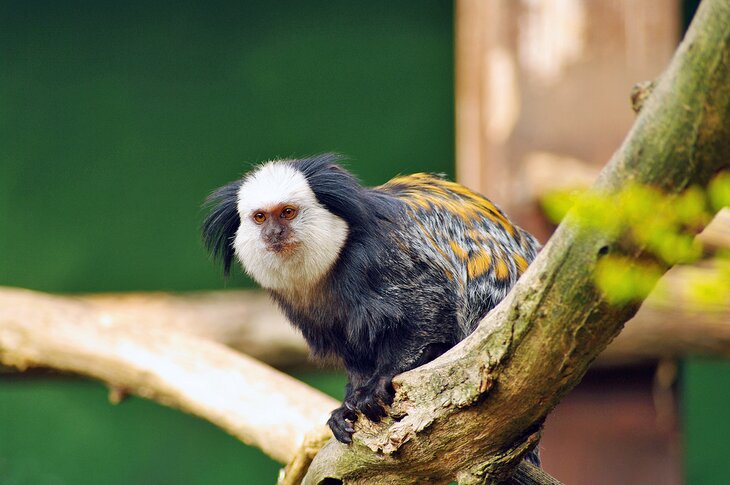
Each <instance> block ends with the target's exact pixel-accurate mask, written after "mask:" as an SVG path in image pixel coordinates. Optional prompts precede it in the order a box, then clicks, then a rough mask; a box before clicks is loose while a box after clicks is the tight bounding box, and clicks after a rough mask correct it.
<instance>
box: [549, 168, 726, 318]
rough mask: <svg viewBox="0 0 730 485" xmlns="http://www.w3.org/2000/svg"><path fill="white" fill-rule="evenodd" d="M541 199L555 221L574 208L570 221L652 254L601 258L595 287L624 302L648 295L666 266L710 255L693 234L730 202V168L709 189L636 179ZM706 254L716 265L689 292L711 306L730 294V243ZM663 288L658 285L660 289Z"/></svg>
mask: <svg viewBox="0 0 730 485" xmlns="http://www.w3.org/2000/svg"><path fill="white" fill-rule="evenodd" d="M541 202H542V206H543V209H544V211H545V213H546V214H547V216H548V217H549V218H550V219H551V220H553V221H554V222H556V223H557V222H559V221H561V220H562V219H563V218H564V217H565V215H566V214H567V213H568V211H569V210H573V218H572V219H571V220H572V221H574V222H575V223H577V224H579V225H580V226H581V228H582V229H584V230H591V231H601V232H604V233H606V234H609V235H611V236H619V237H620V238H621V239H622V240H623V241H625V242H626V244H628V245H634V246H637V247H641V248H643V249H645V250H646V251H647V252H648V253H649V254H650V255H652V256H653V258H644V259H641V260H638V261H637V260H634V259H632V258H628V257H624V256H621V255H618V254H608V255H606V256H604V257H602V258H601V259H600V260H599V262H598V264H597V267H596V273H595V278H596V285H597V287H598V288H599V289H600V290H601V291H602V292H603V293H604V296H605V297H606V299H607V300H608V301H610V302H614V303H625V302H629V301H634V300H640V299H644V298H646V296H647V295H648V293H649V292H651V291H652V289H654V287H655V284H656V282H657V280H658V279H659V278H660V276H661V275H662V274H663V273H664V268H666V266H672V265H676V264H690V263H695V262H698V261H699V260H700V259H702V258H703V257H705V256H707V255H708V254H707V251H706V248H704V247H703V245H702V243H701V241H700V240H699V239H698V238H695V237H694V234H695V233H697V232H699V231H700V230H701V229H702V228H703V227H705V226H706V225H707V224H708V223H709V222H710V221H711V219H712V217H713V215H714V214H715V213H717V212H718V211H720V210H721V209H722V208H724V207H730V172H722V173H720V174H719V175H717V176H716V177H715V178H714V179H713V180H712V181H711V183H710V184H709V185H708V187H707V189H706V190H705V189H702V188H700V187H691V188H689V189H688V190H686V191H684V192H683V193H681V194H679V195H675V194H672V195H669V194H665V193H663V192H662V191H661V190H659V189H657V188H655V187H648V186H645V185H638V184H634V185H631V186H629V187H627V188H626V189H625V190H623V191H621V192H618V193H612V194H596V193H589V192H586V191H585V190H581V189H576V190H561V191H554V192H552V193H549V194H547V195H546V196H545V197H544V198H543V199H542V201H541ZM707 259H708V261H707V264H708V265H710V266H711V267H713V268H714V270H713V271H712V272H709V273H708V272H703V276H702V277H701V278H695V279H693V280H692V281H688V284H687V287H686V288H685V296H686V298H687V299H688V300H689V301H692V302H694V303H697V304H702V305H706V306H711V305H712V304H716V303H720V302H726V301H727V300H728V299H730V248H729V250H727V251H716V252H715V253H714V254H713V255H711V257H709V258H707ZM703 264H705V262H704V261H703ZM662 290H663V288H662V287H661V284H660V285H659V287H658V288H657V290H656V291H657V292H661V291H662Z"/></svg>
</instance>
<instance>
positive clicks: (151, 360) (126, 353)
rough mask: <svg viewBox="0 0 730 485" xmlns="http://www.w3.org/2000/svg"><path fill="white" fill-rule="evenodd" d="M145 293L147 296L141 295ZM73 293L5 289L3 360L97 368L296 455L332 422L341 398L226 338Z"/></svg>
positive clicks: (121, 386)
mask: <svg viewBox="0 0 730 485" xmlns="http://www.w3.org/2000/svg"><path fill="white" fill-rule="evenodd" d="M135 298H137V297H135ZM128 317H129V318H125V317H123V316H122V314H121V313H117V314H116V315H112V314H111V313H108V312H104V311H99V310H98V309H96V308H95V307H94V305H93V304H90V303H88V302H87V301H84V300H76V299H74V298H70V297H65V298H63V297H53V296H50V295H43V294H41V293H35V292H31V291H27V290H12V289H3V290H2V291H0V362H1V363H3V364H5V365H12V366H16V367H19V368H21V369H24V368H27V367H31V366H42V367H50V368H54V369H60V370H64V371H68V372H74V373H78V374H83V375H87V376H90V377H93V378H95V379H99V380H101V381H104V382H107V383H108V384H109V385H110V386H112V388H114V389H117V390H122V391H123V392H129V393H133V394H137V395H140V396H143V397H146V398H150V399H155V400H157V401H159V402H161V403H163V404H167V405H169V406H173V407H177V408H180V409H182V410H184V411H187V412H189V413H192V414H195V415H198V416H201V417H203V418H205V419H207V420H209V421H211V422H212V423H214V424H216V425H217V426H219V427H220V428H222V429H224V430H226V431H227V432H229V433H231V434H232V435H234V436H236V437H237V438H239V439H240V440H241V441H243V442H244V443H247V444H250V445H254V446H257V447H259V448H260V449H261V450H263V451H264V452H265V453H266V454H268V455H269V456H271V457H272V458H274V459H276V460H278V461H281V462H282V463H286V462H288V461H289V460H291V459H292V458H293V457H294V456H295V455H296V454H297V453H298V452H299V446H300V445H301V444H302V443H303V442H304V440H305V435H307V436H308V440H309V441H310V442H317V441H321V440H322V438H323V437H329V436H331V435H330V433H329V429H327V428H326V427H325V426H324V423H325V421H326V419H327V415H328V412H329V411H330V410H331V409H333V408H334V407H336V406H337V404H338V403H337V402H336V401H334V400H333V399H332V398H330V397H328V396H326V395H324V394H322V393H320V392H319V391H317V390H315V389H312V388H311V387H309V386H307V385H306V384H303V383H301V382H299V381H298V380H296V379H293V378H291V377H289V376H287V375H285V374H282V373H281V372H279V371H277V370H274V369H272V368H270V367H268V366H266V365H264V364H261V363H259V362H257V361H255V360H254V359H251V358H250V357H247V356H244V355H241V354H239V353H237V352H235V351H233V350H230V349H228V348H226V347H225V346H223V345H221V344H218V343H215V342H211V341H206V340H205V339H201V338H199V337H195V336H192V335H189V334H187V333H184V332H181V331H176V330H173V329H171V328H170V327H169V326H167V327H165V326H162V327H158V326H156V325H155V322H154V320H147V321H144V322H138V323H137V322H134V318H133V312H131V313H130V314H129V315H128Z"/></svg>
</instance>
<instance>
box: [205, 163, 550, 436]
mask: <svg viewBox="0 0 730 485" xmlns="http://www.w3.org/2000/svg"><path fill="white" fill-rule="evenodd" d="M340 162H341V160H340V158H339V157H338V156H337V155H333V154H324V155H318V156H314V157H310V158H304V159H298V160H275V161H270V162H267V163H264V164H262V165H260V166H258V167H256V168H254V169H253V170H251V171H250V172H249V173H248V174H247V175H245V176H244V177H243V178H242V179H240V180H236V181H235V182H232V183H230V184H228V185H226V186H224V187H221V188H219V189H218V190H216V191H215V192H213V193H212V194H211V196H210V198H209V202H210V203H211V204H212V205H213V207H212V209H211V212H210V214H209V215H208V216H207V218H206V219H205V221H204V223H203V238H204V242H205V244H206V246H207V248H208V249H209V251H210V252H211V253H212V254H213V256H214V257H217V258H219V259H220V260H222V263H223V267H224V271H225V273H226V275H227V274H228V273H229V272H230V269H231V265H232V264H233V260H234V258H236V259H238V261H240V263H241V264H242V266H243V268H244V269H245V271H246V272H247V273H248V274H249V275H250V276H251V277H252V278H253V279H254V280H255V281H256V282H258V283H259V284H260V285H261V286H262V287H264V288H265V289H267V290H268V291H269V292H270V293H271V295H272V296H273V298H274V300H275V301H276V302H277V303H278V304H279V306H280V307H281V308H282V310H283V311H284V313H285V314H286V315H287V317H288V318H289V320H290V321H291V323H292V324H293V325H294V326H296V327H297V328H298V329H299V330H300V331H301V332H302V335H303V336H304V338H305V339H306V341H307V343H308V344H309V347H310V348H311V350H312V352H313V354H314V355H316V356H321V357H332V356H334V357H336V358H338V359H340V360H341V361H342V362H343V363H344V366H345V369H346V371H347V376H348V384H347V386H346V388H345V398H344V401H343V403H342V406H340V407H339V408H338V409H336V410H334V411H333V412H332V415H331V417H330V419H329V421H328V424H329V426H330V428H331V429H332V432H333V434H334V436H335V437H336V438H337V439H338V440H339V441H341V442H343V443H350V442H351V440H352V433H353V432H354V430H353V424H352V423H353V422H354V421H356V420H357V418H358V413H362V415H364V416H366V417H367V418H368V419H370V420H372V421H378V420H380V419H381V418H382V417H384V416H385V415H386V411H385V408H386V407H387V406H388V405H390V404H391V403H392V400H393V397H394V390H393V387H392V379H393V377H394V376H395V375H397V374H399V373H401V372H404V371H407V370H409V369H413V368H414V367H418V366H420V365H422V364H425V363H426V362H429V361H430V360H433V359H434V358H436V357H438V356H439V355H441V354H442V353H444V352H445V351H447V350H448V349H449V348H451V347H452V346H454V345H455V344H456V343H457V342H459V341H460V340H462V339H463V338H464V337H466V336H467V335H469V333H471V332H472V331H473V330H474V328H475V327H476V326H477V324H478V323H479V321H480V320H481V319H482V318H483V317H484V316H485V315H486V313H487V312H489V311H490V310H491V309H492V308H494V307H495V306H496V305H497V303H498V302H499V301H500V300H502V298H504V297H505V295H506V294H507V292H508V291H509V289H510V288H511V287H512V285H513V284H514V283H515V282H516V281H517V279H518V278H519V276H520V275H521V274H522V273H523V272H524V271H525V269H526V268H527V265H528V264H530V262H531V261H532V260H533V259H534V258H535V255H536V253H537V251H538V249H539V244H538V242H537V240H536V239H535V238H534V237H533V236H531V235H530V234H529V233H527V232H526V231H524V230H523V229H520V228H519V227H517V226H516V225H514V224H512V223H511V222H510V221H509V219H508V218H507V217H506V216H505V215H504V213H503V212H502V211H500V210H499V209H498V208H497V207H496V206H495V205H494V204H492V203H491V202H490V201H489V200H488V199H486V198H484V197H482V196H481V195H479V194H476V193H474V192H472V191H471V190H469V189H467V188H466V187H464V186H462V185H459V184H457V183H454V182H450V181H447V180H445V179H444V178H442V177H441V176H437V175H431V174H426V173H418V174H413V175H406V176H398V177H396V178H394V179H392V180H390V181H389V182H387V183H385V184H384V185H381V186H379V187H373V188H368V187H364V186H363V185H361V184H360V182H359V181H358V180H357V179H356V178H355V176H353V175H352V174H351V173H350V172H348V171H347V170H345V169H344V168H342V166H341V165H340Z"/></svg>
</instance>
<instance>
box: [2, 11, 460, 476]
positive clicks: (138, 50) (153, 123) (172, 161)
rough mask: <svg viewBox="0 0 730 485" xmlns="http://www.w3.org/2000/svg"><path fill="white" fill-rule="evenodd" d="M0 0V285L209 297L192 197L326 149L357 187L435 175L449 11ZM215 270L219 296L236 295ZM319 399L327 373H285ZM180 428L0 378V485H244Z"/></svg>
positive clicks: (201, 429)
mask: <svg viewBox="0 0 730 485" xmlns="http://www.w3.org/2000/svg"><path fill="white" fill-rule="evenodd" d="M414 5H416V4H414V3H413V2H405V1H399V2H394V1H389V0H380V1H369V2H347V3H342V4H340V3H336V2H326V1H308V2H295V1H291V0H289V1H277V2H268V1H246V2H235V1H222V2H168V3H161V2H155V3H154V4H151V3H148V2H141V1H140V2H119V3H114V2H95V1H85V2H25V1H10V2H9V1H3V2H2V3H0V285H8V286H20V287H26V288H32V289H37V290H43V291H53V292H90V291H128V290H197V289H214V288H221V287H223V286H224V281H223V278H222V273H221V271H220V270H219V269H218V268H216V267H214V266H213V265H212V264H211V262H210V261H209V259H208V257H207V255H206V253H205V251H204V250H203V248H202V246H201V244H200V237H199V225H200V222H201V219H202V217H203V211H202V210H201V203H202V201H203V199H204V198H205V197H206V195H207V194H208V193H209V192H210V191H211V190H212V189H214V188H215V187H217V186H219V185H222V184H224V183H226V182H228V181H230V180H233V179H235V178H238V177H239V176H240V175H241V174H242V173H244V172H245V171H246V170H247V169H248V167H249V166H250V165H251V163H255V162H258V161H262V160H266V159H270V158H275V157H284V156H297V155H299V156H302V155H308V154H314V153H319V152H324V151H337V152H340V153H343V154H345V155H346V156H348V157H349V158H350V160H351V161H350V162H349V166H350V168H352V169H353V170H354V171H355V172H356V173H357V174H359V175H360V176H361V178H362V179H363V180H364V181H365V182H367V183H370V184H375V183H381V182H384V181H385V180H387V179H389V178H390V177H392V176H393V175H395V174H397V173H399V172H403V173H407V172H412V171H418V170H432V171H439V172H446V173H450V174H452V173H453V138H454V136H453V116H454V115H453V47H452V46H453V41H452V38H453V13H452V5H451V2H449V1H427V2H419V3H418V4H417V6H416V8H414ZM249 284H250V282H249V281H247V280H246V279H245V278H244V277H243V276H242V275H240V274H236V275H234V278H233V280H232V281H231V282H229V283H228V286H242V285H249ZM298 377H301V378H303V379H304V380H306V381H307V382H310V383H312V384H314V385H316V386H317V387H320V388H321V389H323V390H325V391H327V392H329V393H331V394H333V395H335V396H337V397H340V396H341V394H342V386H343V385H344V379H343V377H342V376H341V374H340V373H339V372H323V373H318V374H304V375H298ZM278 468H279V465H278V464H276V463H274V462H273V461H272V460H270V459H269V458H267V457H266V456H264V455H263V454H262V453H260V452H259V451H258V450H256V449H253V448H249V447H247V446H245V445H243V444H241V443H239V442H237V441H236V440H235V439H233V438H231V437H229V436H228V435H226V434H225V433H223V432H221V431H220V430H218V429H217V428H215V427H214V426H212V425H209V424H208V423H206V422H203V421H201V420H199V419H197V418H194V417H191V416H187V415H184V414H182V413H179V412H177V411H174V410H171V409H168V408H165V407H162V406H158V405H156V404H154V403H152V402H149V401H145V400H142V399H137V398H132V399H130V400H129V401H125V402H124V403H123V404H122V405H120V406H111V405H109V404H108V402H107V399H106V390H105V388H104V387H103V386H102V385H100V384H98V383H94V382H87V381H82V380H73V379H64V378H47V377H45V378H32V379H28V378H26V377H11V376H2V375H0V483H2V484H14V485H21V484H22V485H27V484H43V485H45V484H49V485H56V484H59V485H60V484H68V485H71V484H73V485H86V484H88V485H91V484H100V483H104V484H108V485H114V484H119V485H123V484H124V485H126V484H131V483H135V484H178V483H180V484H234V483H235V484H240V483H246V484H249V483H251V484H259V483H273V482H274V480H275V478H276V474H277V471H278Z"/></svg>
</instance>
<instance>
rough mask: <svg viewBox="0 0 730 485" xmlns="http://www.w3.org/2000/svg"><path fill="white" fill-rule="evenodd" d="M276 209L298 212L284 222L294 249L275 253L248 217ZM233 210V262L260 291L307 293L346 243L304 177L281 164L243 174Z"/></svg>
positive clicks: (340, 223)
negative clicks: (282, 207)
mask: <svg viewBox="0 0 730 485" xmlns="http://www.w3.org/2000/svg"><path fill="white" fill-rule="evenodd" d="M282 204H291V205H293V206H295V207H298V213H297V215H296V217H295V218H294V219H292V220H291V221H290V227H291V229H292V236H291V241H292V242H293V243H296V249H294V250H293V251H291V252H286V253H277V252H273V251H270V250H268V249H267V245H266V243H265V242H264V241H263V239H262V234H261V226H260V225H258V224H256V223H255V222H254V220H253V214H254V213H255V212H256V211H259V210H268V209H270V208H273V207H277V206H280V205H282ZM237 208H238V214H239V216H240V219H241V225H240V226H239V228H238V230H237V231H236V237H235V240H234V242H233V247H234V250H235V254H236V257H237V258H238V260H239V261H240V262H241V264H242V265H243V268H244V269H245V270H246V272H247V273H248V274H249V275H250V276H251V277H252V278H253V279H254V280H256V281H257V282H258V283H259V284H260V285H261V286H263V287H264V288H268V289H272V290H284V291H286V290H295V291H296V290H300V289H305V288H308V287H311V286H312V285H313V284H315V283H317V282H318V281H320V280H321V279H322V277H323V276H324V275H325V274H327V272H328V271H329V270H330V269H331V268H332V266H333V265H334V263H335V262H336V261H337V258H338V256H339V254H340V251H341V250H342V247H343V246H344V245H345V241H346V240H347V233H348V228H347V223H346V222H345V221H344V220H343V219H342V218H340V217H338V216H336V215H335V214H332V213H331V212H329V211H328V210H327V209H326V208H325V207H324V206H322V204H320V203H319V202H318V201H317V197H316V196H315V194H314V192H313V191H312V188H311V187H310V186H309V184H308V183H307V179H306V177H305V176H304V175H303V174H302V173H301V172H300V171H298V170H296V169H295V168H294V167H293V166H292V165H291V164H289V163H287V162H286V161H274V162H268V163H266V164H264V165H262V166H260V167H259V168H258V169H256V170H255V171H254V172H252V173H251V174H249V175H248V176H247V177H246V178H245V180H244V181H243V183H242V184H241V188H240V189H239V191H238V201H237Z"/></svg>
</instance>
